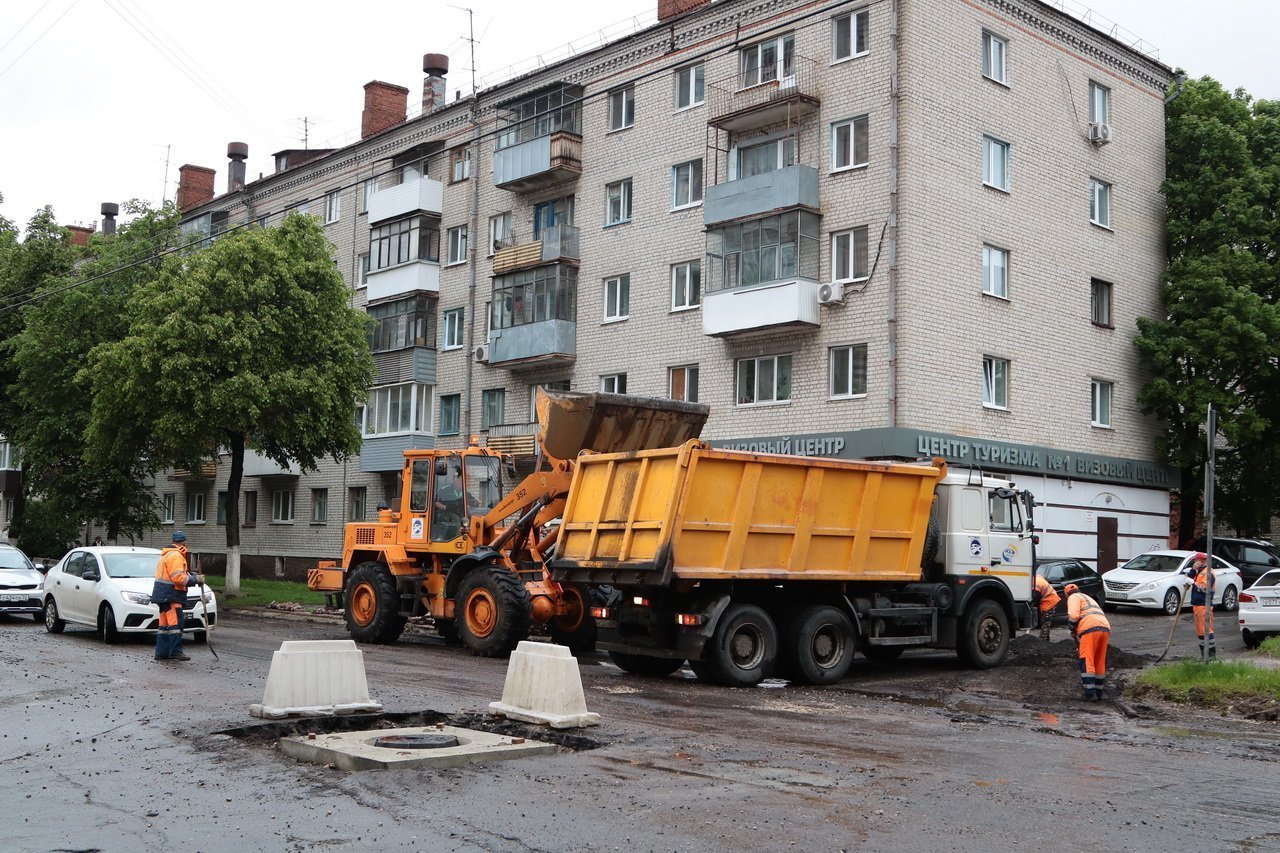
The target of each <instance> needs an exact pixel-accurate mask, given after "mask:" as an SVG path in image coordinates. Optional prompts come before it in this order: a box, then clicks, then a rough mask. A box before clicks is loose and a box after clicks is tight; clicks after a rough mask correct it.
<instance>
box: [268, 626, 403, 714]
mask: <svg viewBox="0 0 1280 853" xmlns="http://www.w3.org/2000/svg"><path fill="white" fill-rule="evenodd" d="M380 710H382V703H381V702H375V701H373V700H372V699H370V698H369V682H368V681H367V680H366V679H365V675H364V652H362V651H360V650H359V649H357V648H356V643H355V640H287V641H285V642H283V643H281V644H280V648H279V650H278V651H276V652H275V653H274V654H272V656H271V671H270V672H269V673H268V674H267V687H266V690H265V691H264V692H263V696H262V704H260V705H258V704H254V705H250V706H249V713H250V714H252V715H253V716H255V717H265V718H271V719H276V718H279V717H288V716H291V715H302V716H317V715H327V714H354V713H357V712H360V711H380Z"/></svg>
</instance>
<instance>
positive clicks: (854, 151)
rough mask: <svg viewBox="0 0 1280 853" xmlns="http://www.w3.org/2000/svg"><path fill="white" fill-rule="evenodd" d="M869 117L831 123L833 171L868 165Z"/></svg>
mask: <svg viewBox="0 0 1280 853" xmlns="http://www.w3.org/2000/svg"><path fill="white" fill-rule="evenodd" d="M867 149H868V142H867V117H866V116H859V117H858V118H851V119H848V120H847V121H838V122H836V123H835V124H833V125H831V171H833V172H838V171H840V170H841V169H852V168H855V167H857V166H865V165H867V157H868V153H867Z"/></svg>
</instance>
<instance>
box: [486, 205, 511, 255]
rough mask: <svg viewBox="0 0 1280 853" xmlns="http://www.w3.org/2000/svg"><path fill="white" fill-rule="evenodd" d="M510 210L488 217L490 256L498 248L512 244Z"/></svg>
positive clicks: (496, 251)
mask: <svg viewBox="0 0 1280 853" xmlns="http://www.w3.org/2000/svg"><path fill="white" fill-rule="evenodd" d="M514 233H515V232H514V231H513V230H512V228H511V211H509V210H508V211H507V212H506V213H499V214H498V215H497V216H490V217H489V255H490V257H492V256H493V255H496V254H497V253H498V250H499V249H505V248H506V247H507V246H509V245H511V244H512V239H511V237H512V235H513V234H514Z"/></svg>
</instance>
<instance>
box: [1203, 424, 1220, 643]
mask: <svg viewBox="0 0 1280 853" xmlns="http://www.w3.org/2000/svg"><path fill="white" fill-rule="evenodd" d="M1217 433H1218V414H1217V412H1215V411H1214V410H1213V403H1210V404H1209V413H1208V416H1207V417H1206V419H1205V441H1206V442H1207V443H1208V444H1207V447H1206V448H1205V456H1204V555H1205V557H1206V568H1207V569H1208V571H1209V574H1208V576H1207V577H1208V578H1210V579H1212V578H1213V481H1214V473H1213V468H1214V444H1215V442H1214V437H1215V436H1216V435H1217ZM1214 586H1216V584H1214V583H1213V582H1212V580H1210V581H1209V582H1206V583H1205V590H1204V594H1205V603H1204V614H1205V615H1204V618H1205V622H1206V623H1207V624H1206V625H1205V638H1204V640H1205V642H1204V647H1203V648H1202V649H1201V650H1200V657H1201V660H1202V661H1203V662H1204V663H1208V662H1209V661H1210V660H1211V659H1213V658H1214V657H1215V656H1216V654H1217V652H1216V650H1215V648H1214V646H1215V645H1216V644H1217V641H1216V640H1215V639H1214V636H1213V635H1214V632H1213V630H1212V629H1211V628H1210V627H1209V626H1210V625H1212V624H1213V592H1214V590H1213V588H1214Z"/></svg>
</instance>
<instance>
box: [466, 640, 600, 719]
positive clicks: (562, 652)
mask: <svg viewBox="0 0 1280 853" xmlns="http://www.w3.org/2000/svg"><path fill="white" fill-rule="evenodd" d="M489 713H491V714H501V715H503V716H505V717H512V718H514V719H517V720H526V721H528V722H530V723H549V724H550V725H551V727H552V728H554V729H572V728H579V727H581V726H598V725H600V715H599V714H593V713H591V712H590V711H588V710H587V699H586V696H584V695H583V692H582V676H581V674H580V673H579V672H578V661H577V659H575V658H574V656H573V655H572V654H571V653H570V652H569V649H568V648H566V647H565V646H559V645H556V644H555V643H535V642H533V641H532V640H521V641H520V645H519V646H517V647H516V650H515V651H514V652H512V653H511V661H510V663H508V665H507V682H506V684H505V685H504V686H503V688H502V701H501V702H491V703H490V704H489Z"/></svg>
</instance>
